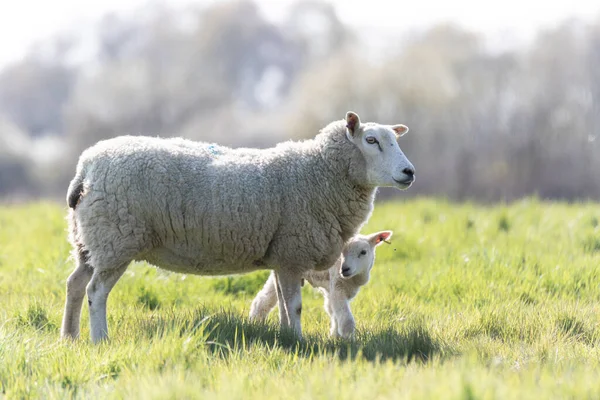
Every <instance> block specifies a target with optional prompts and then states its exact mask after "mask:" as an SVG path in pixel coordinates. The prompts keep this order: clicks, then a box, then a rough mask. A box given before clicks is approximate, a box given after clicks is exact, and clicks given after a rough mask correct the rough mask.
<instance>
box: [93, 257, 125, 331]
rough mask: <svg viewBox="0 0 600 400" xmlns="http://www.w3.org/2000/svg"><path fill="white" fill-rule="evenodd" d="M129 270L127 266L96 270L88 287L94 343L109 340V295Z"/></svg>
mask: <svg viewBox="0 0 600 400" xmlns="http://www.w3.org/2000/svg"><path fill="white" fill-rule="evenodd" d="M126 269H127V264H123V265H121V266H120V267H118V268H115V269H110V270H104V271H98V270H94V274H93V275H92V280H91V281H90V283H89V284H88V286H87V296H88V304H89V308H90V334H91V337H92V342H94V343H98V342H100V341H101V340H104V339H107V338H108V324H107V323H106V301H107V299H108V294H109V293H110V291H111V290H112V288H113V287H114V286H115V284H116V283H117V281H118V280H119V278H121V276H122V275H123V273H124V272H125V270H126Z"/></svg>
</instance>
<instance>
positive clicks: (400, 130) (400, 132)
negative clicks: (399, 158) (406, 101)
mask: <svg viewBox="0 0 600 400" xmlns="http://www.w3.org/2000/svg"><path fill="white" fill-rule="evenodd" d="M390 128H392V129H393V130H394V132H396V135H397V136H398V137H401V136H404V135H405V134H406V132H408V126H406V125H402V124H400V125H392V126H391V127H390Z"/></svg>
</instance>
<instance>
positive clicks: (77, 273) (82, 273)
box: [60, 249, 94, 339]
mask: <svg viewBox="0 0 600 400" xmlns="http://www.w3.org/2000/svg"><path fill="white" fill-rule="evenodd" d="M76 263H77V267H76V268H75V270H74V271H73V273H71V275H69V278H68V279H67V299H66V302H65V312H64V315H63V321H62V327H61V330H60V332H61V337H63V338H73V339H75V338H77V337H79V322H80V319H81V306H82V305H83V298H84V297H85V287H86V286H87V284H88V282H89V281H90V279H92V274H93V272H94V270H93V269H92V268H91V267H90V266H89V265H88V264H87V261H86V252H85V251H84V250H81V249H78V251H77V260H76Z"/></svg>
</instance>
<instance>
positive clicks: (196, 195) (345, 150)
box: [61, 112, 414, 342]
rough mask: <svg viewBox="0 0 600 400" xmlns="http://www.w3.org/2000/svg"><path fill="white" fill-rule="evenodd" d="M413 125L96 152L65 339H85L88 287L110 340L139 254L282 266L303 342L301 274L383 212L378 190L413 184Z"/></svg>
mask: <svg viewBox="0 0 600 400" xmlns="http://www.w3.org/2000/svg"><path fill="white" fill-rule="evenodd" d="M407 131H408V128H407V127H406V126H404V125H394V126H390V125H381V124H377V123H361V122H360V119H359V117H358V115H356V114H355V113H353V112H348V113H347V115H346V120H343V121H337V122H332V123H331V124H329V125H328V126H327V127H325V128H324V129H322V130H321V132H320V133H319V134H318V135H317V136H316V137H315V138H314V139H311V140H306V141H302V142H293V141H290V142H285V143H281V144H279V145H277V146H275V147H273V148H270V149H263V150H259V149H245V148H240V149H231V148H227V147H222V146H217V145H208V144H206V143H197V142H192V141H188V140H184V139H160V138H150V137H140V136H137V137H134V136H121V137H117V138H114V139H109V140H105V141H101V142H99V143H97V144H96V145H94V146H92V147H90V148H89V149H87V150H85V151H84V152H83V153H82V155H81V157H80V159H79V162H78V164H77V171H76V175H75V177H74V178H73V180H72V181H71V184H70V185H69V189H68V192H67V203H68V205H69V207H70V208H71V209H70V210H69V238H70V241H71V244H72V245H73V255H74V258H75V261H76V263H77V266H76V268H75V270H74V271H73V273H72V274H71V275H70V276H69V278H68V280H67V299H66V304H65V312H64V316H63V322H62V328H61V334H62V336H63V337H77V336H78V335H79V321H80V315H81V306H82V302H83V298H84V296H85V294H86V293H87V297H88V304H89V310H90V331H91V332H90V333H91V338H92V341H93V342H98V341H100V340H102V339H105V338H107V337H108V326H107V323H106V302H107V299H108V295H109V293H110V291H111V289H112V288H113V287H114V285H115V284H116V283H117V281H118V280H119V278H120V277H121V276H122V275H123V273H124V272H125V270H126V269H127V266H128V265H129V263H130V262H131V261H132V260H142V261H147V262H149V263H150V264H153V265H155V266H158V267H161V268H164V269H167V270H171V271H176V272H182V273H190V274H198V275H225V274H233V273H244V272H250V271H255V270H258V269H272V270H274V271H275V273H274V277H275V281H276V283H277V297H278V301H279V316H280V321H281V326H282V328H285V327H287V328H291V329H293V330H295V331H296V333H297V334H298V335H299V336H300V337H301V325H300V313H301V310H302V299H301V291H300V289H301V287H300V285H301V281H302V276H303V275H304V274H305V273H306V272H307V271H310V270H324V269H327V268H329V267H330V266H331V265H333V263H334V262H335V260H336V259H337V258H338V257H339V254H340V253H341V251H342V248H343V245H344V243H345V242H346V241H348V240H349V239H350V238H351V237H353V236H354V235H355V234H356V233H357V232H358V230H359V229H360V228H361V227H362V225H363V224H364V222H365V221H366V220H367V218H368V217H369V215H370V214H371V212H372V209H373V200H374V197H375V191H376V188H377V187H378V186H391V187H396V188H399V189H406V188H408V187H409V186H410V185H411V184H412V182H413V180H414V167H413V165H412V164H411V163H410V161H408V159H407V158H406V156H405V155H404V154H403V153H402V150H400V147H399V146H398V141H397V139H398V137H400V136H402V135H403V134H405V133H406V132H407Z"/></svg>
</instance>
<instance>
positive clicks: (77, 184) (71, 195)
mask: <svg viewBox="0 0 600 400" xmlns="http://www.w3.org/2000/svg"><path fill="white" fill-rule="evenodd" d="M83 178H84V176H83V171H77V175H75V178H73V180H72V181H71V183H70V184H69V189H68V190H67V204H68V205H69V207H70V208H72V209H73V210H74V209H75V207H76V206H77V204H79V200H80V199H81V196H82V194H83Z"/></svg>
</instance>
